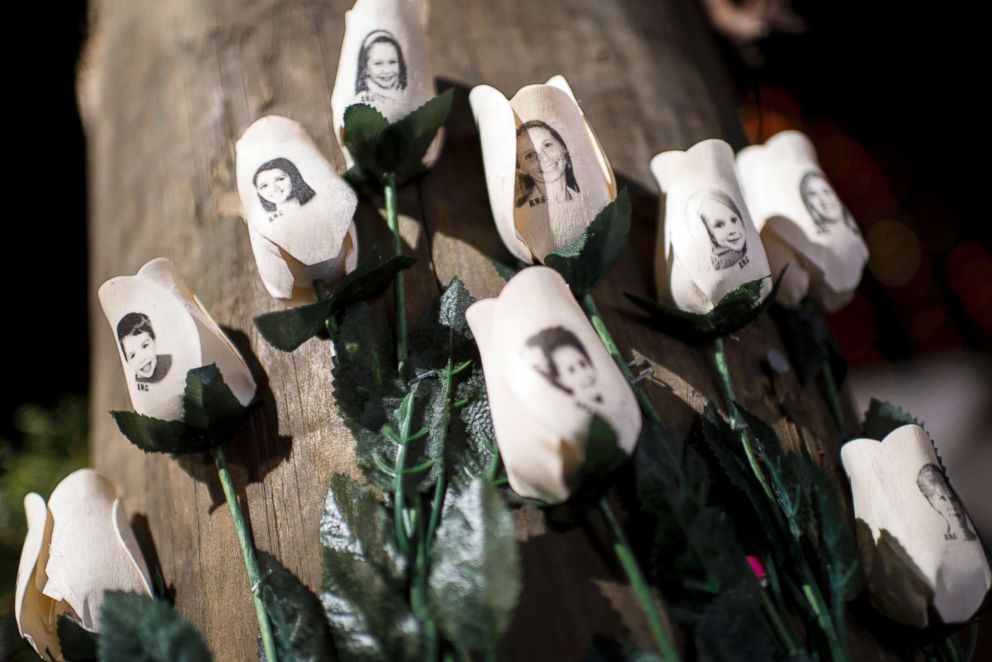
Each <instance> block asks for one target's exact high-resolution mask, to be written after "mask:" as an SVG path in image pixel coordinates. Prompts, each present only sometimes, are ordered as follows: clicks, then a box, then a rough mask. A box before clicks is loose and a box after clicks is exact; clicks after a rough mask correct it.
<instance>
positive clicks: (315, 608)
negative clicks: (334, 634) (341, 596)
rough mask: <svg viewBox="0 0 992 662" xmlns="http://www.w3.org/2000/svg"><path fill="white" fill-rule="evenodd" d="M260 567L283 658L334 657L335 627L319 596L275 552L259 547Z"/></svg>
mask: <svg viewBox="0 0 992 662" xmlns="http://www.w3.org/2000/svg"><path fill="white" fill-rule="evenodd" d="M258 567H259V570H261V573H262V581H261V582H260V584H259V594H260V595H261V597H262V602H263V604H264V605H265V612H266V613H267V614H268V615H269V620H270V621H271V622H272V628H273V636H274V638H275V640H276V655H277V656H278V658H279V662H321V661H323V660H329V659H331V658H332V657H333V648H334V646H333V644H332V643H331V631H330V629H329V628H328V624H327V618H326V617H325V616H324V608H323V606H322V605H321V603H320V600H319V599H318V598H317V596H316V595H314V594H313V592H312V591H311V590H310V589H309V588H307V587H306V585H305V584H304V583H303V582H301V581H300V580H299V578H297V577H296V575H294V574H293V573H292V572H290V571H289V570H288V569H287V568H286V567H285V566H283V565H282V564H281V563H280V562H279V561H278V560H277V559H276V558H275V557H274V556H272V555H271V554H268V553H266V552H263V551H261V550H259V551H258Z"/></svg>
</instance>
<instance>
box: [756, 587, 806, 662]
mask: <svg viewBox="0 0 992 662" xmlns="http://www.w3.org/2000/svg"><path fill="white" fill-rule="evenodd" d="M761 608H762V609H763V610H764V612H765V618H767V619H768V622H769V623H771V626H772V629H773V630H775V634H776V635H777V636H778V638H779V640H781V642H782V646H784V647H785V654H786V655H787V656H789V657H790V658H791V657H794V656H795V655H796V653H798V652H799V647H798V646H797V645H796V640H795V639H793V638H792V633H791V632H789V628H787V627H785V623H783V622H782V617H781V616H779V613H778V609H776V608H775V604H774V603H773V602H772V600H771V598H770V597H768V591H766V590H765V589H762V590H761Z"/></svg>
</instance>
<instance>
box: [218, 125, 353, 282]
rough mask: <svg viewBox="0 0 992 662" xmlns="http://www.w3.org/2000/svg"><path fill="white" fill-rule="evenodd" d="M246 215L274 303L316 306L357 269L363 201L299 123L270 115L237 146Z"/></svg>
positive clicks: (242, 207)
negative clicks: (316, 289) (317, 294)
mask: <svg viewBox="0 0 992 662" xmlns="http://www.w3.org/2000/svg"><path fill="white" fill-rule="evenodd" d="M235 152H236V154H237V168H236V169H237V179H238V194H239V196H240V197H241V213H242V216H243V218H244V220H245V224H246V225H247V226H248V237H249V239H250V240H251V248H252V253H253V254H254V255H255V264H256V265H257V266H258V275H259V276H261V278H262V283H263V284H264V285H265V289H266V290H267V291H268V292H269V294H270V295H272V296H273V297H276V298H279V299H290V300H293V301H294V302H305V301H308V300H313V299H314V293H313V282H314V281H318V280H319V281H322V282H329V281H334V280H337V279H339V278H341V277H342V276H344V275H345V274H346V273H348V272H350V271H352V270H353V269H354V268H355V265H356V264H357V261H358V236H357V233H356V230H355V223H354V220H353V219H354V216H355V208H356V207H357V206H358V197H357V196H356V195H355V192H354V191H353V190H352V189H351V187H350V186H348V184H347V183H346V182H345V181H344V180H343V179H341V177H339V176H338V175H337V173H336V172H335V171H334V168H333V166H331V164H330V163H329V162H328V160H327V159H326V158H324V155H323V154H321V152H320V149H318V147H317V145H316V144H315V143H314V142H313V140H312V139H311V138H310V135H309V134H308V133H307V132H306V129H304V128H303V127H302V126H300V124H299V123H297V122H294V121H293V120H291V119H288V118H285V117H280V116H278V115H269V116H267V117H263V118H262V119H260V120H257V121H256V122H254V123H253V124H252V125H251V126H249V127H248V128H247V129H245V132H244V133H243V134H242V135H241V138H240V139H239V140H238V142H237V145H236V146H235Z"/></svg>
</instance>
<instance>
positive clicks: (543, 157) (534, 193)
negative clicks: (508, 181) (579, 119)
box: [515, 120, 579, 207]
mask: <svg viewBox="0 0 992 662" xmlns="http://www.w3.org/2000/svg"><path fill="white" fill-rule="evenodd" d="M578 194H579V183H578V181H577V180H576V179H575V168H574V167H573V166H572V156H571V154H569V152H568V145H566V144H565V140H564V139H563V138H562V137H561V134H559V133H558V132H557V131H556V130H555V129H554V128H552V127H551V126H550V125H548V124H547V123H546V122H542V121H541V120H530V121H529V122H524V123H523V124H521V125H520V126H519V127H517V186H516V194H515V198H516V201H515V202H516V206H517V207H523V206H524V205H528V206H531V207H533V206H536V205H539V204H542V203H547V202H548V201H549V200H550V201H552V202H555V203H561V202H570V201H572V200H573V199H576V198H577V197H578Z"/></svg>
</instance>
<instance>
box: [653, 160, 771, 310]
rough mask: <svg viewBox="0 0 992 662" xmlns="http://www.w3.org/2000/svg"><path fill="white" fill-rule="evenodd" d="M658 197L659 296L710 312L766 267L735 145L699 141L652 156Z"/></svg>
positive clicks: (766, 273)
mask: <svg viewBox="0 0 992 662" xmlns="http://www.w3.org/2000/svg"><path fill="white" fill-rule="evenodd" d="M651 172H652V173H653V174H654V176H655V179H657V180H658V187H659V188H660V189H661V194H662V204H661V210H660V218H659V220H658V226H659V227H658V239H657V244H656V247H655V281H656V284H657V288H658V297H659V299H660V300H662V301H664V302H671V303H673V304H674V305H675V306H676V307H678V308H680V309H682V310H685V311H688V312H692V313H708V312H710V311H711V310H713V308H714V307H715V306H716V304H718V303H719V302H720V299H722V298H723V297H725V296H726V295H727V294H730V293H731V292H732V291H734V290H735V289H737V288H738V287H740V286H741V285H744V284H745V283H748V282H751V281H755V280H759V279H764V281H763V282H762V288H761V293H762V296H761V298H762V300H763V299H764V298H765V297H767V296H768V294H769V293H770V292H771V290H772V283H771V278H770V276H771V269H770V268H769V266H768V258H767V257H766V256H765V249H764V247H763V246H762V245H761V239H760V238H759V236H758V231H757V229H756V228H755V227H754V223H753V222H752V221H751V216H750V214H749V213H748V209H747V206H746V205H745V204H744V197H743V195H742V194H741V189H740V184H739V183H738V181H737V174H736V172H735V170H734V152H733V150H732V149H731V148H730V145H728V144H727V143H725V142H724V141H722V140H704V141H702V142H700V143H696V144H695V145H693V146H692V147H690V148H689V149H687V150H686V151H684V152H680V151H670V152H662V153H661V154H658V155H656V156H655V157H654V158H653V159H651Z"/></svg>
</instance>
